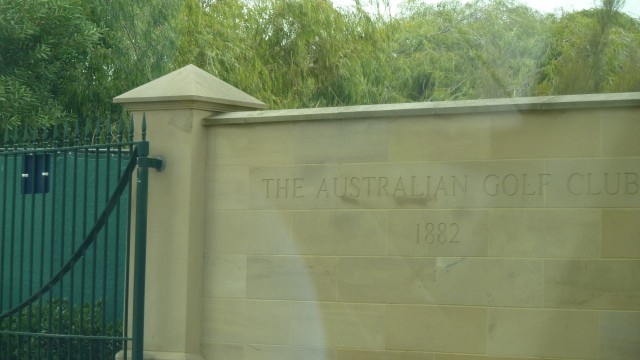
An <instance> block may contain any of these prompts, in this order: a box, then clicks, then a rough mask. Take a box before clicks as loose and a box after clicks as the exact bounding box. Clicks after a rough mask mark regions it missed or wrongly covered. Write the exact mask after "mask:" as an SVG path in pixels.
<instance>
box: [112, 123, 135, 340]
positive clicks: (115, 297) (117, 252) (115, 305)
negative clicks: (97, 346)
mask: <svg viewBox="0 0 640 360" xmlns="http://www.w3.org/2000/svg"><path fill="white" fill-rule="evenodd" d="M122 121H123V120H122V115H120V121H119V123H118V133H117V138H116V141H117V142H118V144H120V145H118V149H117V155H118V157H117V174H118V176H117V178H118V179H120V178H121V177H122V145H121V144H122ZM129 187H131V186H129ZM121 200H122V197H119V198H118V205H117V207H118V211H116V228H115V232H116V236H115V238H116V241H115V242H114V243H115V249H114V259H115V260H114V265H113V266H114V277H113V288H114V292H113V314H114V316H113V336H118V334H117V331H118V326H117V324H118V316H117V315H116V314H117V313H118V293H119V292H120V291H119V289H120V287H119V286H118V280H119V278H120V271H118V270H119V264H120V246H121V243H122V239H121V237H120V212H121V211H122V208H121ZM125 266H127V264H125ZM123 326H126V324H124V325H123ZM113 346H114V347H118V343H115V342H114V343H113ZM123 350H124V351H125V352H126V350H127V349H126V347H125V348H124V349H123Z"/></svg>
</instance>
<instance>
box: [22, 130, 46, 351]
mask: <svg viewBox="0 0 640 360" xmlns="http://www.w3.org/2000/svg"><path fill="white" fill-rule="evenodd" d="M37 148H38V129H33V138H32V143H31V150H32V152H31V155H32V157H31V160H32V163H31V166H32V168H31V170H32V174H29V177H31V175H33V179H31V181H30V184H31V189H30V190H29V192H28V193H29V194H31V226H30V227H31V229H30V232H29V291H28V293H27V296H29V295H30V294H32V293H33V277H34V271H35V269H34V256H35V232H36V230H35V221H36V215H35V213H36V196H35V193H36V185H37V182H38V179H37V178H38V177H37V176H36V173H37V167H38V161H37V160H38V152H37V151H36V149H37ZM40 267H42V266H40ZM22 300H24V299H20V301H22ZM28 309H29V312H28V315H27V322H28V325H27V326H28V327H27V331H28V332H33V331H34V330H33V328H32V321H33V303H32V304H29V307H28ZM31 343H32V339H31V338H30V337H27V360H29V359H31Z"/></svg>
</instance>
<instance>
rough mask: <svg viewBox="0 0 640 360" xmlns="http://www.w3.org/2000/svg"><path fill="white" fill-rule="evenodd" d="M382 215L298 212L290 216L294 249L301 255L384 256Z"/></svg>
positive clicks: (369, 212)
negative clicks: (291, 217) (291, 218)
mask: <svg viewBox="0 0 640 360" xmlns="http://www.w3.org/2000/svg"><path fill="white" fill-rule="evenodd" d="M386 240H387V213H386V212H385V211H351V210H339V211H301V212H295V213H294V214H293V245H294V247H295V251H296V253H298V254H302V255H360V256H364V255H384V254H385V252H386Z"/></svg>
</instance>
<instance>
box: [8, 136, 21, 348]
mask: <svg viewBox="0 0 640 360" xmlns="http://www.w3.org/2000/svg"><path fill="white" fill-rule="evenodd" d="M17 139H18V135H17V130H16V131H14V133H13V151H14V154H13V171H14V174H16V175H18V155H17V154H16V153H15V151H16V150H17V146H18V145H17V141H18V140H17ZM21 179H22V178H21V177H17V176H13V191H12V194H13V196H12V200H11V202H12V206H11V208H12V209H15V208H16V197H17V196H16V192H17V187H18V182H19V181H20V180H21ZM15 233H16V211H12V212H11V246H10V247H11V250H10V251H9V299H8V301H9V306H8V308H9V309H10V308H12V307H13V296H14V295H13V288H14V287H15V284H14V282H13V279H15V276H14V270H15V262H14V259H15V247H16V246H15V239H16V237H15ZM12 318H13V316H10V317H9V319H8V322H9V324H11V320H12ZM7 341H9V344H12V343H13V342H12V336H11V335H9V336H8V339H7ZM10 354H11V346H7V359H8V358H9V355H10Z"/></svg>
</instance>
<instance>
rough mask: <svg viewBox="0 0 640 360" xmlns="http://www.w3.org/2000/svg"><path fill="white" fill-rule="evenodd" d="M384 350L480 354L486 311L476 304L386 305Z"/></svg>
mask: <svg viewBox="0 0 640 360" xmlns="http://www.w3.org/2000/svg"><path fill="white" fill-rule="evenodd" d="M386 334H387V342H386V343H387V349H389V350H411V351H429V352H457V353H469V354H484V353H485V352H486V340H487V310H486V309H483V308H476V307H454V306H428V305H424V306H423V305H388V309H387V322H386Z"/></svg>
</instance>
